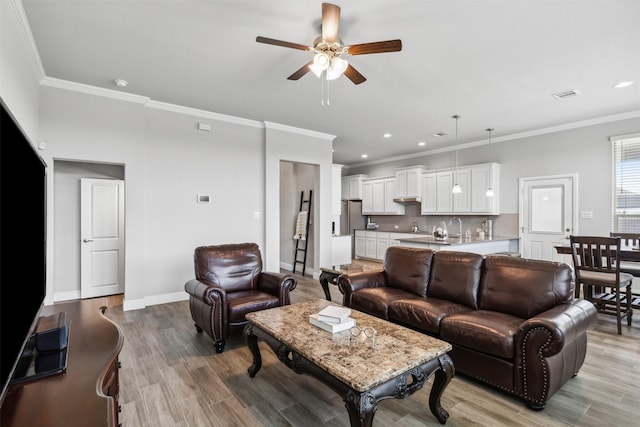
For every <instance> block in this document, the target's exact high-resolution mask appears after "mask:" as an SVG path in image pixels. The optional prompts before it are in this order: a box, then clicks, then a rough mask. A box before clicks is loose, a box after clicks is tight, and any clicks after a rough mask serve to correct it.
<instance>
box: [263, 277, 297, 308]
mask: <svg viewBox="0 0 640 427" xmlns="http://www.w3.org/2000/svg"><path fill="white" fill-rule="evenodd" d="M297 284H298V282H297V280H296V278H295V277H294V276H292V275H290V274H282V273H273V272H268V271H263V272H262V273H260V277H259V278H258V289H260V290H261V291H265V292H267V293H269V294H271V295H274V296H277V297H278V299H280V304H281V305H288V304H289V303H290V299H289V293H290V292H291V291H293V290H294V289H295V288H296V285H297Z"/></svg>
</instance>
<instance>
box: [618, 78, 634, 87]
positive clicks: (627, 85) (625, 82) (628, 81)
mask: <svg viewBox="0 0 640 427" xmlns="http://www.w3.org/2000/svg"><path fill="white" fill-rule="evenodd" d="M633 83H634V82H633V80H626V81H623V82H618V83H616V84H614V85H613V88H614V89H622V88H623V87H629V86H631V85H632V84H633Z"/></svg>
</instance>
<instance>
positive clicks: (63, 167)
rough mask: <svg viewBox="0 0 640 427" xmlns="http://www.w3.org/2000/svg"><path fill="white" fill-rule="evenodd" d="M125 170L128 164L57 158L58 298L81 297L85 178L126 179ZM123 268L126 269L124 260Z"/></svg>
mask: <svg viewBox="0 0 640 427" xmlns="http://www.w3.org/2000/svg"><path fill="white" fill-rule="evenodd" d="M124 172H125V171H124V165H118V164H102V163H91V162H82V161H69V160H54V163H53V175H54V177H53V181H54V183H53V234H54V239H53V253H54V257H53V271H52V279H53V280H52V282H53V285H52V288H53V297H52V298H53V301H54V302H57V301H66V300H71V299H78V298H81V275H82V268H81V245H82V239H83V237H82V236H81V232H80V231H81V230H80V228H81V225H80V223H81V201H80V195H81V189H80V181H81V179H83V178H92V179H104V180H124ZM119 268H120V269H122V271H124V268H125V266H124V261H123V264H122V265H121V266H119ZM122 277H124V276H122ZM124 289H125V284H124V282H122V287H121V288H119V289H118V291H116V292H124Z"/></svg>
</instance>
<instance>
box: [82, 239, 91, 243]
mask: <svg viewBox="0 0 640 427" xmlns="http://www.w3.org/2000/svg"><path fill="white" fill-rule="evenodd" d="M82 241H83V242H84V243H89V242H93V239H82Z"/></svg>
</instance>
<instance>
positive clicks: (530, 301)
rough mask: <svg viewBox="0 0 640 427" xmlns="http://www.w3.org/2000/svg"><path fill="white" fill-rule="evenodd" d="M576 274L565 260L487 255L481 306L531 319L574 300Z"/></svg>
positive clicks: (480, 298)
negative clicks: (563, 261)
mask: <svg viewBox="0 0 640 427" xmlns="http://www.w3.org/2000/svg"><path fill="white" fill-rule="evenodd" d="M572 277H573V274H572V271H571V267H569V266H568V265H567V264H563V263H558V262H553V261H543V260H535V259H527V258H512V257H505V256H487V257H486V259H485V262H484V271H483V274H482V279H481V281H480V290H479V292H478V308H480V309H482V310H490V311H497V312H501V313H507V314H511V315H514V316H516V317H521V318H524V319H529V318H531V317H533V316H535V315H537V314H540V313H542V312H543V311H546V310H548V309H550V308H551V307H555V306H556V305H558V304H562V303H565V302H567V301H568V300H569V299H571V298H572V297H573V285H572V283H571V279H572Z"/></svg>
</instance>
